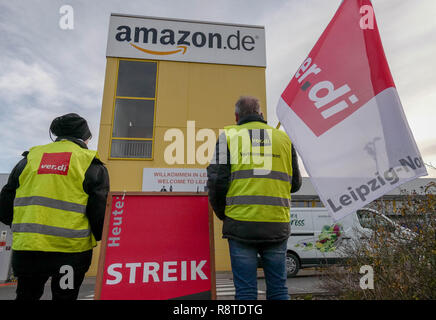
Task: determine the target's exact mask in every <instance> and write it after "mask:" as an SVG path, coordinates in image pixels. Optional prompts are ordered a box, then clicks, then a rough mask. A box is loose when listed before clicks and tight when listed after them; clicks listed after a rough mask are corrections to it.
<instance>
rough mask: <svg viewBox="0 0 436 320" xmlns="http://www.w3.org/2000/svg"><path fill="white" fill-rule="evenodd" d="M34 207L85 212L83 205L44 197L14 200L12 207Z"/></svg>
mask: <svg viewBox="0 0 436 320" xmlns="http://www.w3.org/2000/svg"><path fill="white" fill-rule="evenodd" d="M35 205H37V206H43V207H48V208H53V209H60V210H65V211H73V212H78V213H85V212H86V206H85V205H82V204H77V203H73V202H67V201H62V200H55V199H50V198H46V197H23V198H15V200H14V207H23V206H35Z"/></svg>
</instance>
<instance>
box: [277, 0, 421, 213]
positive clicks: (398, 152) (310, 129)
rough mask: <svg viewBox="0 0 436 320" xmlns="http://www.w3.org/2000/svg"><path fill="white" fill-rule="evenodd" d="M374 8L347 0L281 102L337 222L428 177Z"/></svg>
mask: <svg viewBox="0 0 436 320" xmlns="http://www.w3.org/2000/svg"><path fill="white" fill-rule="evenodd" d="M373 13H374V11H373V7H372V4H371V2H370V1H369V0H346V1H343V2H342V4H341V6H340V7H339V9H338V11H337V12H336V14H335V16H334V17H333V19H332V21H331V22H330V24H329V25H328V26H327V28H326V30H325V31H324V33H323V34H322V35H321V38H320V39H319V40H318V42H317V43H316V45H315V47H314V48H313V49H312V51H311V52H310V54H309V56H308V57H307V59H306V60H305V61H304V62H303V64H302V65H301V66H300V68H299V69H298V70H297V72H296V74H295V76H294V77H293V78H292V79H291V81H290V83H289V85H288V86H287V88H286V89H285V91H284V92H283V94H282V95H281V98H280V100H279V103H278V106H277V116H278V118H279V120H280V122H281V123H282V125H283V127H284V129H285V130H286V132H287V133H288V135H289V137H290V138H291V140H292V142H293V143H294V144H295V146H296V148H297V150H298V152H299V154H300V155H301V158H302V160H303V163H304V166H305V167H306V170H307V172H308V174H309V176H310V178H311V181H312V183H313V185H314V187H315V189H316V190H317V192H318V194H319V196H320V198H321V200H322V201H323V203H324V205H325V206H326V207H327V208H328V210H329V212H330V214H331V215H332V217H333V218H334V219H335V220H339V219H340V218H342V217H344V216H346V215H347V214H349V213H352V212H354V211H355V210H357V209H359V208H362V207H363V206H365V205H366V204H368V203H369V202H371V201H373V200H375V199H377V198H379V197H380V196H382V195H383V194H385V193H387V192H389V191H390V190H392V189H394V188H396V187H398V186H400V185H401V184H403V183H405V182H407V181H410V180H413V179H415V178H417V177H419V176H424V175H427V171H426V169H425V166H424V163H423V160H422V158H421V155H420V153H419V150H418V148H417V146H416V143H415V140H414V138H413V135H412V132H411V131H410V128H409V126H408V124H407V121H406V118H405V115H404V112H403V108H402V106H401V102H400V99H399V96H398V93H397V90H396V88H395V84H394V81H393V79H392V76H391V73H390V70H389V66H388V63H387V61H386V57H385V54H384V50H383V46H382V43H381V40H380V35H379V32H378V28H377V23H376V21H375V17H374V16H373ZM399 32H400V31H399Z"/></svg>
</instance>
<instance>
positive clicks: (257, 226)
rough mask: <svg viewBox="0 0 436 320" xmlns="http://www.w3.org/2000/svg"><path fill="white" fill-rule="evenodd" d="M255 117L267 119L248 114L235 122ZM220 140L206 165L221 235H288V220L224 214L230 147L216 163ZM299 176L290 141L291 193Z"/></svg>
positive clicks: (268, 239) (259, 239)
mask: <svg viewBox="0 0 436 320" xmlns="http://www.w3.org/2000/svg"><path fill="white" fill-rule="evenodd" d="M256 121H257V122H262V123H266V121H264V120H263V118H262V117H261V116H260V115H250V116H247V117H244V118H242V119H240V120H239V122H238V125H242V124H244V123H248V122H256ZM219 141H220V139H218V142H217V144H216V148H215V157H216V161H215V163H211V164H210V165H209V166H208V168H207V178H208V181H207V187H208V192H209V202H210V204H211V206H212V208H213V210H214V211H215V214H216V215H217V217H218V218H219V219H220V220H223V238H229V239H233V240H238V241H241V242H247V243H273V242H281V241H284V240H286V239H287V238H288V237H289V235H290V224H289V223H283V222H255V221H237V220H234V219H232V218H229V217H227V216H226V215H225V207H226V195H227V191H228V190H229V186H230V177H231V164H230V151H229V148H227V161H226V163H224V164H222V163H219V158H220V153H219ZM301 180H302V179H301V174H300V170H299V167H298V157H297V153H296V152H295V148H294V145H292V182H291V183H292V184H291V186H292V187H291V190H290V193H294V192H297V191H298V190H299V189H300V187H301V183H302V182H301Z"/></svg>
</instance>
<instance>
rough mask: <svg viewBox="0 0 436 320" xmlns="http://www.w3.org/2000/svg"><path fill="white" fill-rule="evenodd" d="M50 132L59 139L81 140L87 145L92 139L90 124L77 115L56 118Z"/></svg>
mask: <svg viewBox="0 0 436 320" xmlns="http://www.w3.org/2000/svg"><path fill="white" fill-rule="evenodd" d="M50 131H51V132H52V133H53V134H54V135H56V136H57V137H71V138H76V139H81V140H83V141H84V142H86V143H87V142H88V140H89V139H90V138H91V137H92V134H91V131H90V130H89V127H88V123H87V122H86V120H85V119H83V118H82V117H81V116H79V115H78V114H76V113H68V114H65V115H63V116H60V117H57V118H55V119H54V120H53V121H52V123H51V125H50Z"/></svg>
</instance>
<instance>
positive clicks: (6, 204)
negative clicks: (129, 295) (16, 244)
mask: <svg viewBox="0 0 436 320" xmlns="http://www.w3.org/2000/svg"><path fill="white" fill-rule="evenodd" d="M62 139H67V140H70V141H72V142H74V143H76V144H78V145H79V146H80V147H82V148H85V149H87V146H86V144H85V143H83V141H81V140H77V139H75V138H70V137H59V138H58V139H57V140H56V141H59V140H62ZM27 154H28V152H27V151H26V152H24V153H23V157H24V158H23V159H22V160H21V161H20V162H18V164H17V165H16V166H15V168H14V169H13V170H12V172H11V174H10V176H9V179H8V182H7V184H6V185H5V186H4V187H3V189H2V191H1V193H0V221H1V222H3V223H4V224H6V225H9V226H10V225H11V224H12V219H13V214H14V199H15V193H16V190H17V189H18V187H19V177H20V175H21V173H22V172H23V170H24V168H25V167H26V165H27ZM83 190H84V191H85V192H86V193H87V194H88V204H87V206H86V216H87V217H88V220H89V223H90V226H91V231H92V233H93V235H94V237H95V239H96V240H97V241H99V240H101V236H102V231H103V222H104V215H105V210H106V199H107V195H108V192H109V174H108V172H107V169H106V167H105V166H104V165H103V163H102V162H101V161H100V160H98V159H97V158H94V160H93V161H92V163H91V165H90V166H89V168H88V170H87V171H86V173H85V180H84V181H83ZM91 259H92V249H91V250H87V251H84V252H78V253H63V252H41V251H16V250H14V251H13V253H12V269H13V271H14V275H15V276H20V275H32V274H53V273H57V272H59V268H60V267H61V266H63V265H70V266H71V267H73V268H74V269H75V270H81V271H86V270H87V269H88V268H89V266H90V264H91Z"/></svg>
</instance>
